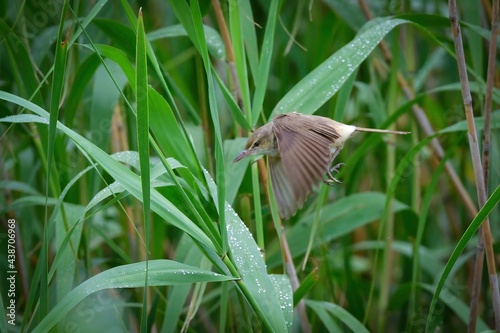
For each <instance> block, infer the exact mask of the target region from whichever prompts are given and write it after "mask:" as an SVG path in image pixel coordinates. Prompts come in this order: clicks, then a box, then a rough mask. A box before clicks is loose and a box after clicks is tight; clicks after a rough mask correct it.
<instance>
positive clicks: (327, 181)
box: [323, 147, 344, 186]
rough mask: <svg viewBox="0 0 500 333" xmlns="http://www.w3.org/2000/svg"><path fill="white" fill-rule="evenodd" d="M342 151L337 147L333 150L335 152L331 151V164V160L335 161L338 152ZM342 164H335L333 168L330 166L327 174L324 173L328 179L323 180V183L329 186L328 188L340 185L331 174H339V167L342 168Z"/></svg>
mask: <svg viewBox="0 0 500 333" xmlns="http://www.w3.org/2000/svg"><path fill="white" fill-rule="evenodd" d="M341 149H342V147H337V148H336V149H335V151H332V160H331V162H330V164H331V163H333V160H334V159H335V157H337V155H338V153H339V152H340V150H341ZM343 165H344V163H337V164H335V165H334V166H332V167H331V168H330V169H329V170H328V172H326V176H327V177H328V179H323V183H325V184H326V185H330V186H333V184H335V183H337V184H341V183H342V182H341V181H340V180H338V179H337V178H335V177H333V175H332V172H337V173H338V172H339V168H340V167H341V166H343Z"/></svg>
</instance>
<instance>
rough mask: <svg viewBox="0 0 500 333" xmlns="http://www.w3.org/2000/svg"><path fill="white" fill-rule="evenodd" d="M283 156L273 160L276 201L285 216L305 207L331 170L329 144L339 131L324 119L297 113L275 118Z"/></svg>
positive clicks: (272, 178)
mask: <svg viewBox="0 0 500 333" xmlns="http://www.w3.org/2000/svg"><path fill="white" fill-rule="evenodd" d="M273 132H274V135H275V136H276V139H277V143H278V149H279V152H280V158H273V159H270V172H271V181H272V183H273V189H274V191H275V197H276V202H277V204H278V208H279V211H280V215H281V216H282V217H283V218H285V219H286V218H288V217H290V216H292V215H293V214H294V213H295V211H296V210H297V209H298V208H300V207H302V204H303V203H304V201H305V200H306V198H307V196H308V195H309V194H310V193H311V191H312V188H313V186H314V185H316V183H317V182H318V181H319V180H320V179H321V178H322V176H323V174H325V173H326V172H327V171H328V167H329V165H330V162H331V152H330V147H331V145H332V143H334V142H335V140H336V139H338V138H339V134H338V133H337V132H336V131H335V130H334V129H333V127H330V126H328V125H327V124H326V123H324V122H318V121H315V120H314V117H309V116H304V115H301V114H298V113H290V114H284V115H280V116H277V117H276V118H275V119H273Z"/></svg>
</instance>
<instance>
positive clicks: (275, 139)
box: [233, 112, 409, 219]
mask: <svg viewBox="0 0 500 333" xmlns="http://www.w3.org/2000/svg"><path fill="white" fill-rule="evenodd" d="M354 132H378V133H391V134H408V133H409V132H399V131H390V130H379V129H372V128H362V127H356V126H353V125H346V124H342V123H339V122H337V121H335V120H332V119H330V118H325V117H321V116H311V115H304V114H300V113H296V112H293V113H287V114H281V115H279V116H276V117H275V118H274V119H273V120H272V121H270V122H269V123H267V124H266V125H264V126H262V127H260V128H258V129H257V130H255V132H254V133H253V134H252V136H250V138H249V139H248V141H247V144H246V145H245V150H243V151H242V152H241V153H240V154H239V155H238V156H237V157H236V158H235V159H234V162H233V163H235V162H238V161H239V160H241V159H242V158H244V157H246V156H248V155H267V156H268V161H269V170H270V174H271V182H272V185H273V190H274V196H275V198H276V203H277V204H278V211H279V214H280V216H281V217H282V218H284V219H288V218H290V217H291V216H293V215H294V214H295V212H296V211H297V209H299V208H302V205H303V203H304V201H305V200H306V198H307V196H308V195H309V194H310V193H311V191H312V188H313V186H314V185H316V184H317V183H318V182H319V180H323V182H325V183H326V184H329V185H332V184H333V183H340V181H338V180H337V179H335V178H334V177H333V176H332V174H331V173H332V172H333V171H337V169H338V168H339V167H340V166H341V165H342V164H343V163H339V164H337V165H335V166H333V167H331V165H332V162H333V160H334V159H335V157H336V156H337V154H338V153H339V152H340V150H341V149H342V147H343V146H344V142H345V141H346V140H347V139H349V138H350V137H351V136H352V135H353V133H354ZM325 176H326V178H325Z"/></svg>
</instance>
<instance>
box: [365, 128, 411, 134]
mask: <svg viewBox="0 0 500 333" xmlns="http://www.w3.org/2000/svg"><path fill="white" fill-rule="evenodd" d="M356 131H359V132H374V133H386V134H410V133H411V132H402V131H391V130H385V129H377V128H365V127H356Z"/></svg>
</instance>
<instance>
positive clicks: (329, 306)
mask: <svg viewBox="0 0 500 333" xmlns="http://www.w3.org/2000/svg"><path fill="white" fill-rule="evenodd" d="M306 305H307V306H308V307H310V308H311V309H313V310H314V312H316V313H317V314H318V315H319V317H320V318H321V320H322V321H323V323H325V324H326V323H327V322H328V321H327V320H325V319H327V318H325V317H324V316H325V314H328V315H329V316H333V317H336V318H337V319H338V320H340V321H341V322H342V323H344V324H345V325H346V326H347V327H349V328H350V329H351V330H352V331H353V332H356V333H369V331H368V330H367V329H366V327H365V326H364V325H363V324H362V323H361V322H359V320H357V319H356V318H355V317H354V316H353V315H352V314H350V313H349V312H347V311H346V310H344V309H343V308H342V307H341V306H338V305H337V304H333V303H328V302H320V301H311V300H306ZM325 312H326V313H325ZM327 328H328V327H327ZM328 330H329V331H330V332H335V331H336V328H335V327H330V328H328Z"/></svg>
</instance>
